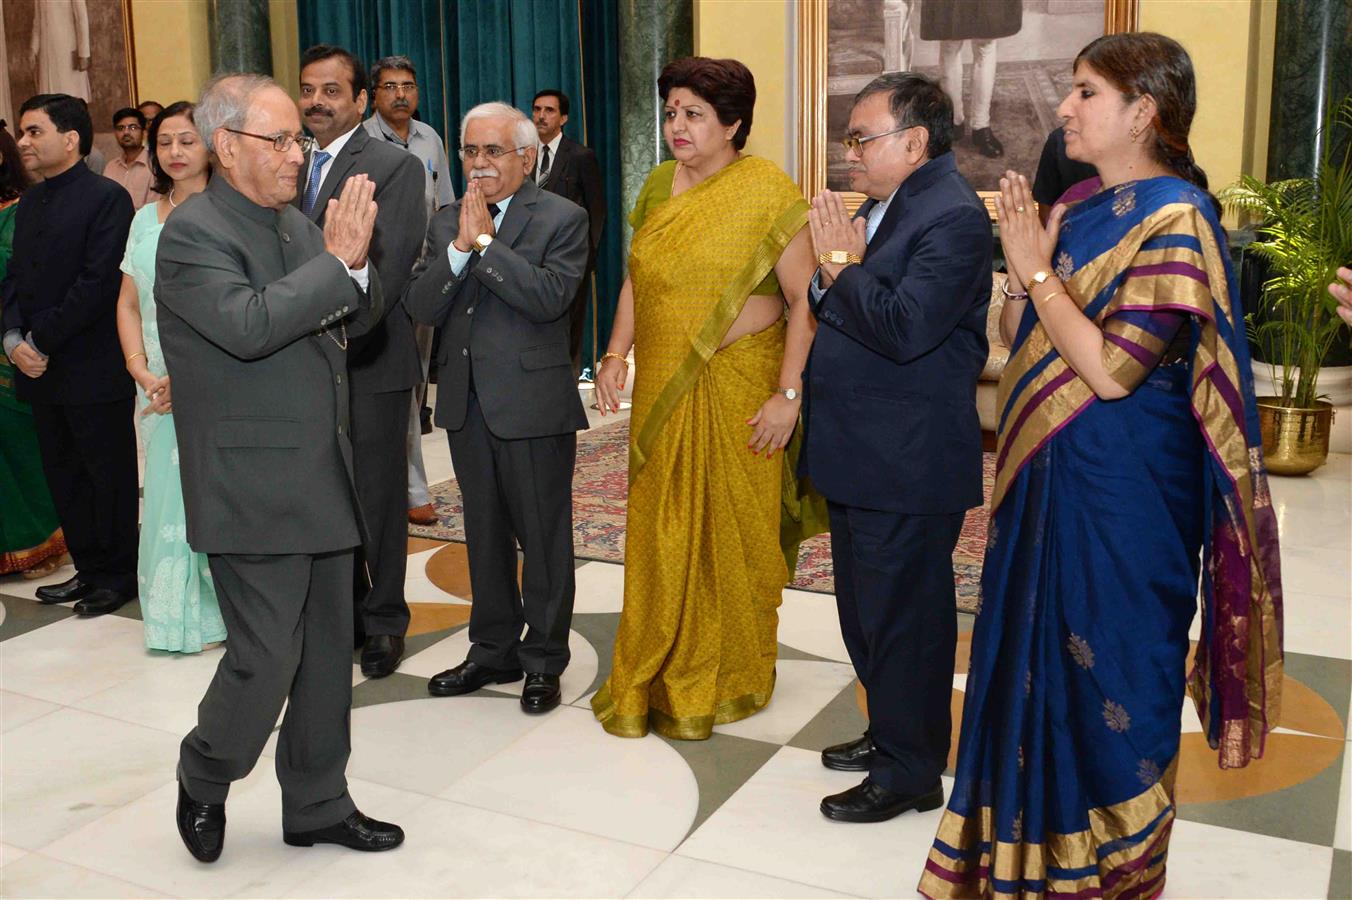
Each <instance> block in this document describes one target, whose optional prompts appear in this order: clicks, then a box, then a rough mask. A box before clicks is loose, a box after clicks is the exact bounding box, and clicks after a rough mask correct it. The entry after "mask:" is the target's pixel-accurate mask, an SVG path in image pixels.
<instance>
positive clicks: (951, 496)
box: [800, 72, 992, 822]
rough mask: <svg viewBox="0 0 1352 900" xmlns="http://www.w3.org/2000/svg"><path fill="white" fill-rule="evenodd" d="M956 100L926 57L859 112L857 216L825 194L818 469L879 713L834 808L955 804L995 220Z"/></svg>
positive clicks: (816, 479)
mask: <svg viewBox="0 0 1352 900" xmlns="http://www.w3.org/2000/svg"><path fill="white" fill-rule="evenodd" d="M952 130H953V106H952V103H951V102H950V100H949V98H948V96H947V95H945V94H944V92H943V91H942V90H941V89H940V88H939V86H938V85H937V84H936V83H934V82H933V81H931V80H929V79H928V78H925V77H923V76H920V75H915V74H911V73H909V72H896V73H890V74H887V75H883V76H881V77H879V78H876V79H874V80H873V81H872V82H871V83H870V84H869V85H868V86H867V87H865V88H864V89H863V90H862V91H860V92H859V94H858V96H856V97H855V99H854V105H853V108H852V109H851V111H850V120H849V132H848V135H847V137H846V139H845V142H846V145H847V147H848V153H847V155H846V157H845V158H846V160H847V162H848V163H849V166H850V186H851V187H852V188H853V189H854V190H856V191H861V192H863V193H864V194H867V195H868V197H869V200H868V201H867V202H866V203H865V204H864V205H863V206H862V207H860V209H859V213H858V215H857V216H856V217H855V218H854V219H851V218H850V216H849V215H848V214H847V213H846V211H845V206H844V204H843V202H842V201H841V198H840V196H839V195H838V194H834V193H832V192H830V191H825V192H823V193H822V194H821V195H819V196H818V197H817V198H816V199H815V200H814V201H813V204H812V211H811V212H810V214H809V224H810V226H811V229H812V240H813V243H814V245H815V247H816V250H817V253H818V260H819V261H820V263H821V266H820V268H819V269H818V271H817V275H816V276H815V277H814V281H813V285H812V288H811V290H810V292H809V293H810V295H811V299H812V302H813V307H814V312H815V314H816V317H817V322H818V328H817V337H816V340H815V341H814V342H813V344H812V353H811V355H810V356H809V357H808V365H807V371H806V373H805V378H804V385H805V396H804V402H803V415H804V420H805V432H804V445H803V450H802V457H801V461H800V468H801V473H802V474H803V475H807V476H810V477H811V478H812V483H813V484H814V485H815V486H816V488H817V489H818V490H819V491H820V492H821V493H822V495H823V496H824V497H826V499H827V503H828V511H829V514H830V519H831V560H832V564H833V566H834V568H835V580H836V603H837V606H838V609H839V612H840V628H841V632H842V634H843V635H844V638H845V646H846V648H847V649H848V650H849V653H850V661H851V662H852V663H853V664H854V669H855V672H856V673H857V674H858V676H859V680H860V682H861V683H862V684H863V686H864V689H865V690H866V691H867V692H868V715H869V730H868V731H867V732H865V734H864V736H863V737H862V738H859V739H858V740H855V741H851V742H849V743H845V744H840V745H838V746H835V747H829V748H827V749H826V750H825V751H823V753H822V763H823V765H825V766H826V767H827V768H831V769H843V770H846V771H863V772H867V773H868V777H866V778H865V779H864V781H863V783H862V784H860V785H858V786H857V787H854V788H851V789H850V790H848V791H845V792H844V793H841V794H836V795H833V796H830V797H827V798H825V799H824V800H823V801H822V804H821V811H822V813H823V814H824V815H825V816H826V817H827V818H830V819H836V820H840V821H847V822H881V821H883V820H885V819H890V818H892V817H893V816H896V815H898V814H900V813H902V812H905V811H906V810H908V809H917V810H922V811H923V810H929V809H935V808H937V807H939V806H941V805H943V789H942V787H941V785H940V782H939V776H940V774H941V773H942V772H943V771H944V768H945V767H946V765H947V759H948V748H949V734H950V731H951V727H952V724H951V722H950V713H949V702H950V696H951V691H952V688H953V655H954V652H955V649H956V644H957V610H956V598H955V592H954V586H953V563H952V555H953V548H954V546H955V545H956V544H957V540H958V533H959V531H960V530H961V528H962V520H963V514H964V512H965V511H966V510H968V509H970V508H971V507H974V506H978V505H980V504H981V502H982V494H981V425H980V423H979V422H978V420H977V412H976V382H977V376H978V375H980V374H981V369H982V366H983V365H985V362H986V355H987V350H988V348H987V344H986V310H987V306H988V305H989V302H990V285H991V244H992V237H991V227H990V219H989V217H988V215H987V213H986V209H985V207H984V205H983V204H982V203H981V200H980V199H979V198H978V197H977V195H976V193H975V192H974V191H973V190H972V188H971V186H970V185H968V183H967V181H966V180H965V179H964V178H963V177H962V175H960V174H959V173H958V171H957V168H956V167H955V165H954V162H953V154H952V152H951V151H950V148H949V141H950V139H951V135H952Z"/></svg>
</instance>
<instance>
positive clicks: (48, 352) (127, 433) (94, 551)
mask: <svg viewBox="0 0 1352 900" xmlns="http://www.w3.org/2000/svg"><path fill="white" fill-rule="evenodd" d="M19 131H20V135H19V142H18V143H19V159H18V160H6V162H7V163H8V164H9V165H11V166H12V165H16V164H18V163H20V162H22V164H23V166H24V168H25V169H27V170H28V171H29V172H30V173H31V174H32V175H34V176H37V177H39V178H41V179H43V180H42V182H41V183H40V184H37V185H35V186H33V187H32V188H30V189H29V190H28V192H27V193H25V194H24V197H23V200H21V201H20V202H19V208H18V210H17V211H16V212H15V218H14V256H13V259H12V261H11V262H10V266H9V272H8V274H7V275H6V276H5V280H4V282H3V283H0V312H2V313H3V316H4V327H3V329H0V330H2V331H3V332H4V347H5V353H6V355H7V356H9V358H10V359H11V360H12V361H13V363H14V366H15V368H16V370H17V373H16V376H15V381H16V384H15V389H16V393H17V394H18V396H19V399H20V400H22V401H24V402H25V403H28V404H31V405H32V408H33V423H34V425H35V427H36V430H37V435H38V446H39V447H40V448H41V451H42V469H43V473H44V474H45V475H46V477H47V485H48V487H49V488H50V489H51V492H52V502H53V504H54V505H55V507H56V514H57V518H58V519H59V520H60V522H61V527H62V529H63V531H64V533H65V537H66V546H67V547H69V548H70V555H71V557H72V558H73V559H74V560H75V572H76V574H75V577H74V578H71V579H69V580H68V581H65V582H62V583H61V584H53V585H46V586H43V587H40V588H38V590H37V599H38V602H39V603H66V602H69V601H72V600H74V601H78V602H76V604H75V612H76V613H77V614H79V615H81V616H97V615H103V614H104V613H110V612H112V611H113V610H115V609H117V608H118V607H120V606H122V605H123V604H124V603H126V602H127V601H128V600H130V599H132V598H133V597H135V596H136V542H137V532H136V520H137V512H138V498H137V494H136V487H137V477H136V431H135V426H134V425H133V423H132V419H133V411H132V408H133V403H134V398H135V396H136V387H135V384H134V383H133V382H132V380H131V376H129V375H128V374H127V367H126V362H125V361H124V360H123V358H122V345H121V344H120V343H119V342H118V339H117V292H118V287H119V285H121V283H122V273H121V272H120V271H119V269H118V264H119V263H120V262H121V261H122V255H123V253H124V252H125V251H126V247H127V232H128V231H129V230H130V229H131V218H132V215H133V210H132V203H131V197H130V196H128V195H127V192H126V190H125V189H124V188H123V187H122V186H121V185H120V184H118V183H117V182H115V181H111V180H110V179H107V178H104V177H103V176H102V175H95V174H94V173H93V172H91V171H90V170H89V168H88V167H87V166H86V165H85V164H84V163H83V162H82V161H81V157H82V156H86V155H88V154H89V148H90V146H91V145H92V142H93V140H94V126H93V124H92V123H91V122H90V119H89V108H88V106H86V105H85V102H84V101H83V100H81V99H79V98H78V97H72V96H70V95H68V94H39V95H38V96H36V97H32V98H30V99H29V100H28V101H26V102H25V103H24V104H23V106H22V107H20V112H19ZM7 500H8V498H6V501H7ZM6 501H0V507H3V505H4V504H5V503H6ZM3 515H4V510H3V508H0V516H3Z"/></svg>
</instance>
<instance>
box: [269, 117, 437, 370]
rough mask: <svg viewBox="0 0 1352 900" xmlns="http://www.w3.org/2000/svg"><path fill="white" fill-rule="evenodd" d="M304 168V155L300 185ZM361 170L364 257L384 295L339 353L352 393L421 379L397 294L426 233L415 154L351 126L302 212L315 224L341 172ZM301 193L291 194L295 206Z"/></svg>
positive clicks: (337, 188)
mask: <svg viewBox="0 0 1352 900" xmlns="http://www.w3.org/2000/svg"><path fill="white" fill-rule="evenodd" d="M309 172H310V165H309V160H308V159H307V160H306V165H305V168H304V169H302V170H301V184H302V185H303V184H305V183H306V179H307V178H308V176H309ZM362 174H365V175H369V176H370V178H371V180H372V181H374V182H375V184H376V205H377V206H378V207H379V210H378V211H377V212H376V230H375V235H374V236H373V237H372V238H371V251H370V257H371V263H372V265H374V266H375V269H376V271H377V272H379V273H380V286H381V288H382V290H383V291H384V293H385V296H386V297H388V298H389V301H388V303H387V305H386V307H385V317H384V319H382V320H381V321H380V323H379V324H378V325H377V326H376V327H375V328H373V329H372V330H371V331H370V332H368V333H367V334H365V335H363V336H362V337H360V338H354V339H353V340H352V343H351V345H350V346H349V347H348V354H347V365H348V372H349V373H350V374H351V376H352V390H353V391H356V392H357V393H360V394H379V393H385V392H387V391H406V390H409V389H410V388H412V387H414V386H415V385H417V384H418V383H419V382H421V381H422V366H421V365H420V364H419V362H418V347H417V344H416V343H415V341H414V339H413V323H412V322H411V321H410V320H409V317H408V311H407V310H406V309H404V306H403V304H402V303H399V302H398V301H399V297H400V296H401V295H402V294H403V292H404V285H405V284H406V283H407V282H408V277H409V275H410V274H411V273H412V271H413V266H414V264H415V263H416V262H417V261H418V254H419V252H420V251H421V250H422V245H423V238H424V236H425V235H426V233H427V204H426V199H425V197H424V181H425V180H426V178H425V176H424V175H423V169H422V166H421V165H420V164H419V162H418V158H417V157H416V156H413V155H412V154H411V153H408V152H407V151H404V150H401V149H399V148H398V147H396V146H394V145H393V144H390V143H388V142H387V141H378V140H375V139H373V138H372V137H371V135H370V133H369V132H368V131H367V130H366V129H365V128H363V127H361V126H358V127H357V130H356V131H354V132H353V133H352V137H350V138H348V140H347V143H346V144H344V145H343V149H342V151H341V152H339V154H338V156H337V158H335V159H334V160H333V162H332V163H330V164H329V170H328V171H327V172H326V173H324V183H323V184H322V185H320V187H319V194H318V195H317V196H316V197H315V205H314V209H312V210H311V211H310V219H311V220H312V221H313V222H314V223H315V224H316V225H318V226H319V227H320V228H323V227H324V213H325V212H326V211H327V209H328V205H329V200H330V199H332V198H335V197H337V196H338V195H340V194H341V193H342V190H343V185H344V184H346V183H347V179H348V178H350V177H351V176H353V175H362ZM302 193H303V192H301V193H298V194H297V196H296V200H294V201H293V205H294V206H295V207H296V208H297V209H299V208H300V205H301V194H302Z"/></svg>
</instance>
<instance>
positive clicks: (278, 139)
mask: <svg viewBox="0 0 1352 900" xmlns="http://www.w3.org/2000/svg"><path fill="white" fill-rule="evenodd" d="M223 130H224V131H228V132H230V133H231V134H242V135H244V136H245V137H251V138H257V139H258V140H260V141H270V142H271V143H272V149H273V150H276V151H277V152H278V153H285V152H286V151H288V150H290V149H291V145H292V144H298V145H299V146H300V151H301V152H302V153H309V152H310V151H311V150H313V149H314V147H315V139H314V138H312V137H310V136H309V135H308V134H287V133H286V132H282V133H281V134H254V133H253V132H252V131H240V130H239V129H238V128H226V129H223Z"/></svg>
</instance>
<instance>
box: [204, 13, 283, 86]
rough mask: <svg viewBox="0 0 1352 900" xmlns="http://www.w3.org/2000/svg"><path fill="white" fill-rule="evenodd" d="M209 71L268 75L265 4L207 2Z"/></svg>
mask: <svg viewBox="0 0 1352 900" xmlns="http://www.w3.org/2000/svg"><path fill="white" fill-rule="evenodd" d="M207 27H208V29H209V33H210V35H211V71H213V72H253V73H255V74H258V75H271V74H272V29H271V27H270V25H269V18H268V0H208V4H207Z"/></svg>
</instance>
